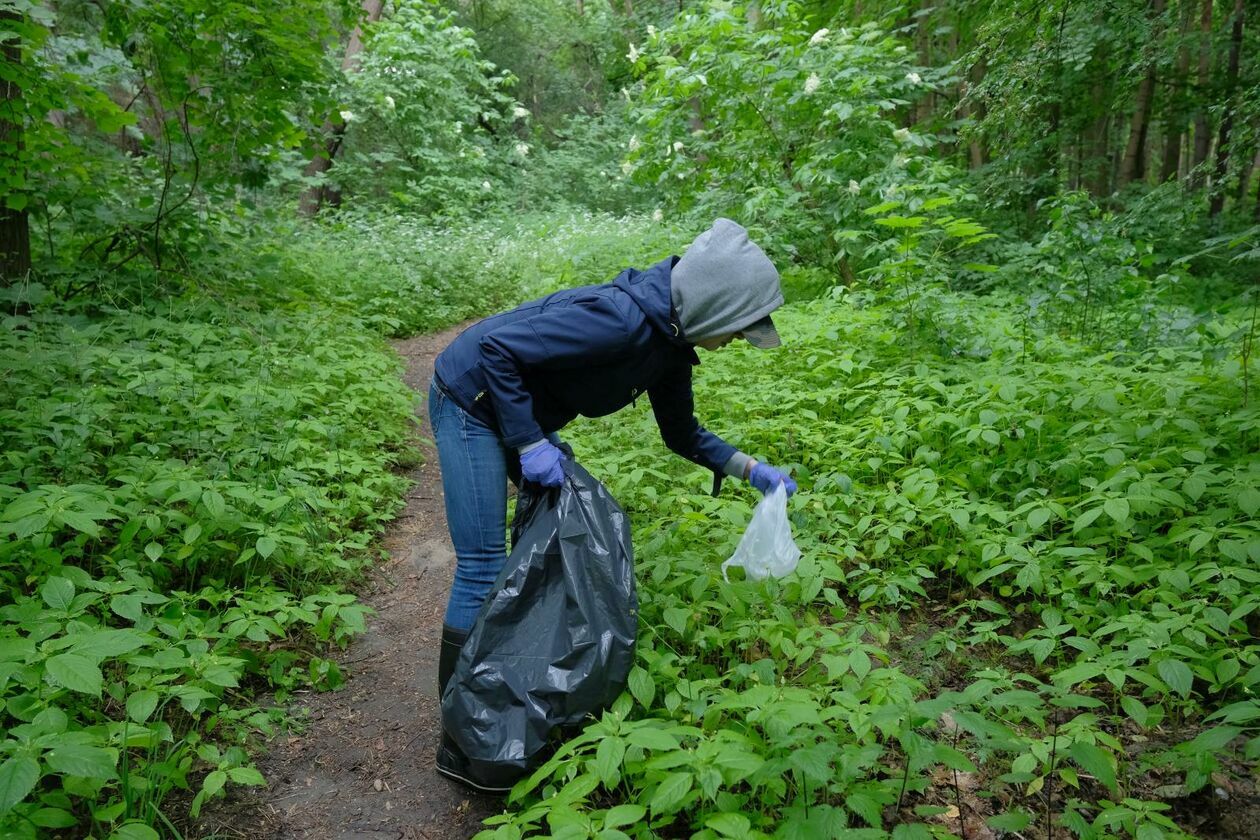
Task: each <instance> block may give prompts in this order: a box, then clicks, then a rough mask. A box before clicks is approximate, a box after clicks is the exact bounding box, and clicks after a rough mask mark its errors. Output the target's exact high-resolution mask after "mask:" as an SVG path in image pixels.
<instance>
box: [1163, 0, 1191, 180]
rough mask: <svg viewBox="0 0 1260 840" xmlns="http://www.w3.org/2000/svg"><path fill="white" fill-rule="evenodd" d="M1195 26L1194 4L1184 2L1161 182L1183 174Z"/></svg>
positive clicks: (1165, 128) (1166, 125) (1182, 4)
mask: <svg viewBox="0 0 1260 840" xmlns="http://www.w3.org/2000/svg"><path fill="white" fill-rule="evenodd" d="M1193 23H1194V3H1193V2H1192V0H1181V27H1180V28H1179V29H1178V33H1179V36H1180V37H1179V39H1178V40H1179V43H1178V44H1177V63H1176V65H1175V69H1174V70H1173V79H1172V97H1171V99H1172V101H1171V103H1170V104H1169V106H1168V116H1167V118H1166V124H1165V126H1164V131H1165V135H1166V136H1165V142H1164V166H1163V169H1162V170H1161V171H1160V174H1159V180H1160V181H1161V182H1164V181H1168V180H1170V179H1172V178H1176V177H1177V176H1178V174H1179V173H1180V171H1181V145H1182V143H1183V142H1184V141H1185V137H1186V94H1185V89H1186V80H1187V79H1189V78H1190V46H1189V39H1190V27H1191V26H1192V25H1193Z"/></svg>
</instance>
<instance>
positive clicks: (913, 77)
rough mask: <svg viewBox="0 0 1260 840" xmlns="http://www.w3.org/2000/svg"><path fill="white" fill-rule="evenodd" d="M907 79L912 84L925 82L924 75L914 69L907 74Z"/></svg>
mask: <svg viewBox="0 0 1260 840" xmlns="http://www.w3.org/2000/svg"><path fill="white" fill-rule="evenodd" d="M906 81H907V82H909V83H910V84H912V85H919V84H923V77H922V76H920V75H919V74H918V73H915V72H913V71H912V72H910V73H907V74H906Z"/></svg>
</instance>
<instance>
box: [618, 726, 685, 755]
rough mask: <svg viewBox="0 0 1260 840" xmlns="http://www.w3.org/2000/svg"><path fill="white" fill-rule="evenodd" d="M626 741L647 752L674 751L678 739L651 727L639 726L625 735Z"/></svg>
mask: <svg viewBox="0 0 1260 840" xmlns="http://www.w3.org/2000/svg"><path fill="white" fill-rule="evenodd" d="M626 740H627V741H628V742H629V743H631V744H635V745H637V746H640V747H643V748H644V749H648V750H676V749H678V739H677V738H675V737H674V736H673V735H670V734H669V733H668V732H662V731H661V730H659V729H656V728H654V727H651V726H640V727H638V728H636V729H631V730H630V731H629V732H628V733H626Z"/></svg>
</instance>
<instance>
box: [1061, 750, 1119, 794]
mask: <svg viewBox="0 0 1260 840" xmlns="http://www.w3.org/2000/svg"><path fill="white" fill-rule="evenodd" d="M1068 755H1069V756H1071V757H1072V760H1073V761H1075V762H1076V763H1077V765H1078V766H1080V768H1081V769H1082V770H1084V771H1085V772H1086V773H1089V774H1090V775H1091V776H1093V777H1094V778H1095V779H1097V780H1098V781H1099V782H1101V783H1102V784H1104V785H1106V787H1107V789H1108V790H1110V791H1111V792H1112V793H1115V792H1116V770H1115V767H1113V766H1112V763H1111V756H1110V755H1108V754H1107V753H1106V752H1105V751H1103V750H1101V749H1099V748H1098V747H1096V746H1094V745H1093V744H1087V743H1085V742H1084V741H1077V742H1076V743H1074V744H1072V746H1070V747H1068Z"/></svg>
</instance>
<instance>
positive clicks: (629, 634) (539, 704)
mask: <svg viewBox="0 0 1260 840" xmlns="http://www.w3.org/2000/svg"><path fill="white" fill-rule="evenodd" d="M563 464H564V472H565V477H564V483H563V484H562V485H561V486H560V487H559V488H551V489H548V488H543V487H540V486H538V485H534V484H532V483H526V484H525V485H524V486H523V487H522V489H521V492H520V493H519V495H518V496H517V507H516V518H515V519H514V520H513V522H512V553H511V555H510V556H509V557H508V561H507V563H506V564H505V565H504V567H503V571H502V573H500V575H499V578H498V580H497V581H495V585H494V589H493V590H492V591H493V594H492V595H491V596H490V598H489V599H488V600H487V601H486V603H485V605H484V606H483V607H482V608H481V612H480V613H479V614H478V616H477V621H476V623H475V624H474V625H473V628H472V631H471V632H470V633H469V634H468V639H467V641H466V642H465V643H464V647H463V650H462V651H461V653H460V656H459V661H458V663H457V664H456V666H455V672H454V674H453V675H452V676H451V680H450V682H449V683H448V684H447V686H446V691H445V692H444V693H443V695H442V726H443V728H444V730H445V731H446V733H447V734H448V735H450V736H451V737H452V738H454V739H455V741H456V743H458V744H459V747H460V748H461V749H462V750H463V751H464V754H465V755H466V756H467V757H468V759H469V763H470V768H471V770H472V772H473V774H474V775H477V776H480V777H481V778H483V779H491V778H492V779H495V780H497V781H500V782H502V781H504V780H509V781H511V780H515V779H517V778H520V777H521V776H524V775H525V774H526V773H528V772H529V771H531V770H532V769H534V768H535V767H536V766H538V765H539V764H541V763H542V762H543V760H545V758H546V752H545V750H544V747H545V746H546V745H547V740H548V737H549V735H550V734H551V732H552V730H553V729H554V728H556V727H566V726H571V725H573V724H577V723H579V722H581V721H582V720H583V719H584V718H585V717H586V716H588V715H591V714H593V713H596V712H598V711H599V710H600V709H602V708H604V707H606V706H608V705H609V704H611V703H612V701H613V700H615V699H616V698H617V696H618V695H619V694H620V693H621V692H622V690H623V689H624V688H625V686H626V680H627V679H628V677H629V674H630V667H631V666H632V665H633V664H634V643H635V634H636V632H637V630H638V617H639V604H638V597H637V595H636V594H635V587H634V565H633V564H634V554H633V549H632V548H631V545H630V523H629V521H628V519H627V518H626V514H625V512H624V511H623V510H622V509H621V506H620V505H618V504H617V501H616V500H615V499H614V498H613V497H612V496H611V495H610V494H609V492H608V490H607V489H606V488H605V487H604V485H602V484H600V483H599V481H597V480H596V479H595V478H593V477H592V476H591V474H590V473H588V472H587V471H586V470H585V469H583V468H582V466H581V465H579V464H578V463H577V462H576V461H573V460H572V459H566V460H565V461H564V462H563Z"/></svg>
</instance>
